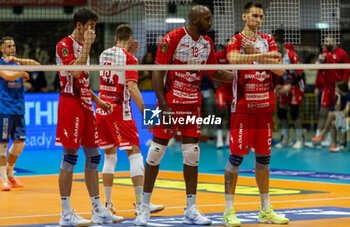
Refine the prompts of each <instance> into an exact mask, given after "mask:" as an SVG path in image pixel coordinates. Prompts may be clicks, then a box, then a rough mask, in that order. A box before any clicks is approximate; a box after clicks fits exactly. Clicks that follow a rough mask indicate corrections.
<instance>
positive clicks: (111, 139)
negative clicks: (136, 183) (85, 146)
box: [96, 114, 118, 214]
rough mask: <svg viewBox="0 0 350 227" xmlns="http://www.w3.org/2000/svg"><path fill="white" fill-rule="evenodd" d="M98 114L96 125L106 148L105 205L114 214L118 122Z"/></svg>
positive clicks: (102, 143)
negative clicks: (113, 194)
mask: <svg viewBox="0 0 350 227" xmlns="http://www.w3.org/2000/svg"><path fill="white" fill-rule="evenodd" d="M114 123H115V122H114V121H112V120H110V119H106V118H105V117H103V116H101V115H99V114H96V127H97V132H98V137H99V145H100V148H101V149H104V163H103V169H102V179H103V191H104V196H105V203H104V206H105V207H106V208H107V209H108V210H109V211H110V212H112V213H113V214H115V213H116V212H117V211H116V209H115V208H114V206H113V202H112V187H113V180H114V171H115V166H116V164H117V144H118V143H117V141H118V138H116V137H118V136H117V135H116V129H117V124H114Z"/></svg>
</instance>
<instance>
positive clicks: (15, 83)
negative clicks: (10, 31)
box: [0, 37, 40, 191]
mask: <svg viewBox="0 0 350 227" xmlns="http://www.w3.org/2000/svg"><path fill="white" fill-rule="evenodd" d="M0 52H1V53H2V58H0V65H20V64H23V65H40V64H39V63H38V62H37V61H35V60H32V59H20V58H16V45H15V41H14V40H13V38H11V37H4V38H2V39H1V40H0ZM28 79H29V75H28V73H26V72H13V71H1V73H0V175H1V178H2V185H1V191H9V190H10V188H11V187H23V184H21V183H20V182H19V181H18V180H16V179H15V178H14V176H13V169H14V166H15V163H16V161H17V158H18V156H19V154H20V153H21V152H22V150H23V148H24V140H25V123H24V86H23V83H24V81H25V80H28ZM10 137H11V139H12V141H13V144H12V146H11V147H10V150H9V152H8V156H7V158H6V154H7V148H8V144H9V139H10ZM6 165H7V166H6Z"/></svg>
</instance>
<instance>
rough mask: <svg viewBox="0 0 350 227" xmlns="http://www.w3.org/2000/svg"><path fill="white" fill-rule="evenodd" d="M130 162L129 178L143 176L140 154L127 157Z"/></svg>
mask: <svg viewBox="0 0 350 227" xmlns="http://www.w3.org/2000/svg"><path fill="white" fill-rule="evenodd" d="M129 162H130V177H135V176H143V171H144V166H143V157H142V155H141V153H137V154H133V155H130V156H129Z"/></svg>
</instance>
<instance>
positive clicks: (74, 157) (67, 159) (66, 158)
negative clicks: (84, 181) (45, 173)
mask: <svg viewBox="0 0 350 227" xmlns="http://www.w3.org/2000/svg"><path fill="white" fill-rule="evenodd" d="M77 161H78V149H71V148H66V147H63V158H62V162H61V169H63V170H65V171H68V172H73V169H74V166H75V165H76V164H77Z"/></svg>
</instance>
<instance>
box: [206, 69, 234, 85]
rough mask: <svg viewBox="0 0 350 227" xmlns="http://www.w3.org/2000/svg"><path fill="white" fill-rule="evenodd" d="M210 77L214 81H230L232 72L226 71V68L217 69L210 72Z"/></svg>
mask: <svg viewBox="0 0 350 227" xmlns="http://www.w3.org/2000/svg"><path fill="white" fill-rule="evenodd" d="M210 76H211V78H213V80H216V81H221V82H232V81H233V77H234V74H233V73H232V72H229V71H226V70H219V71H216V72H215V73H212V74H210Z"/></svg>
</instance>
